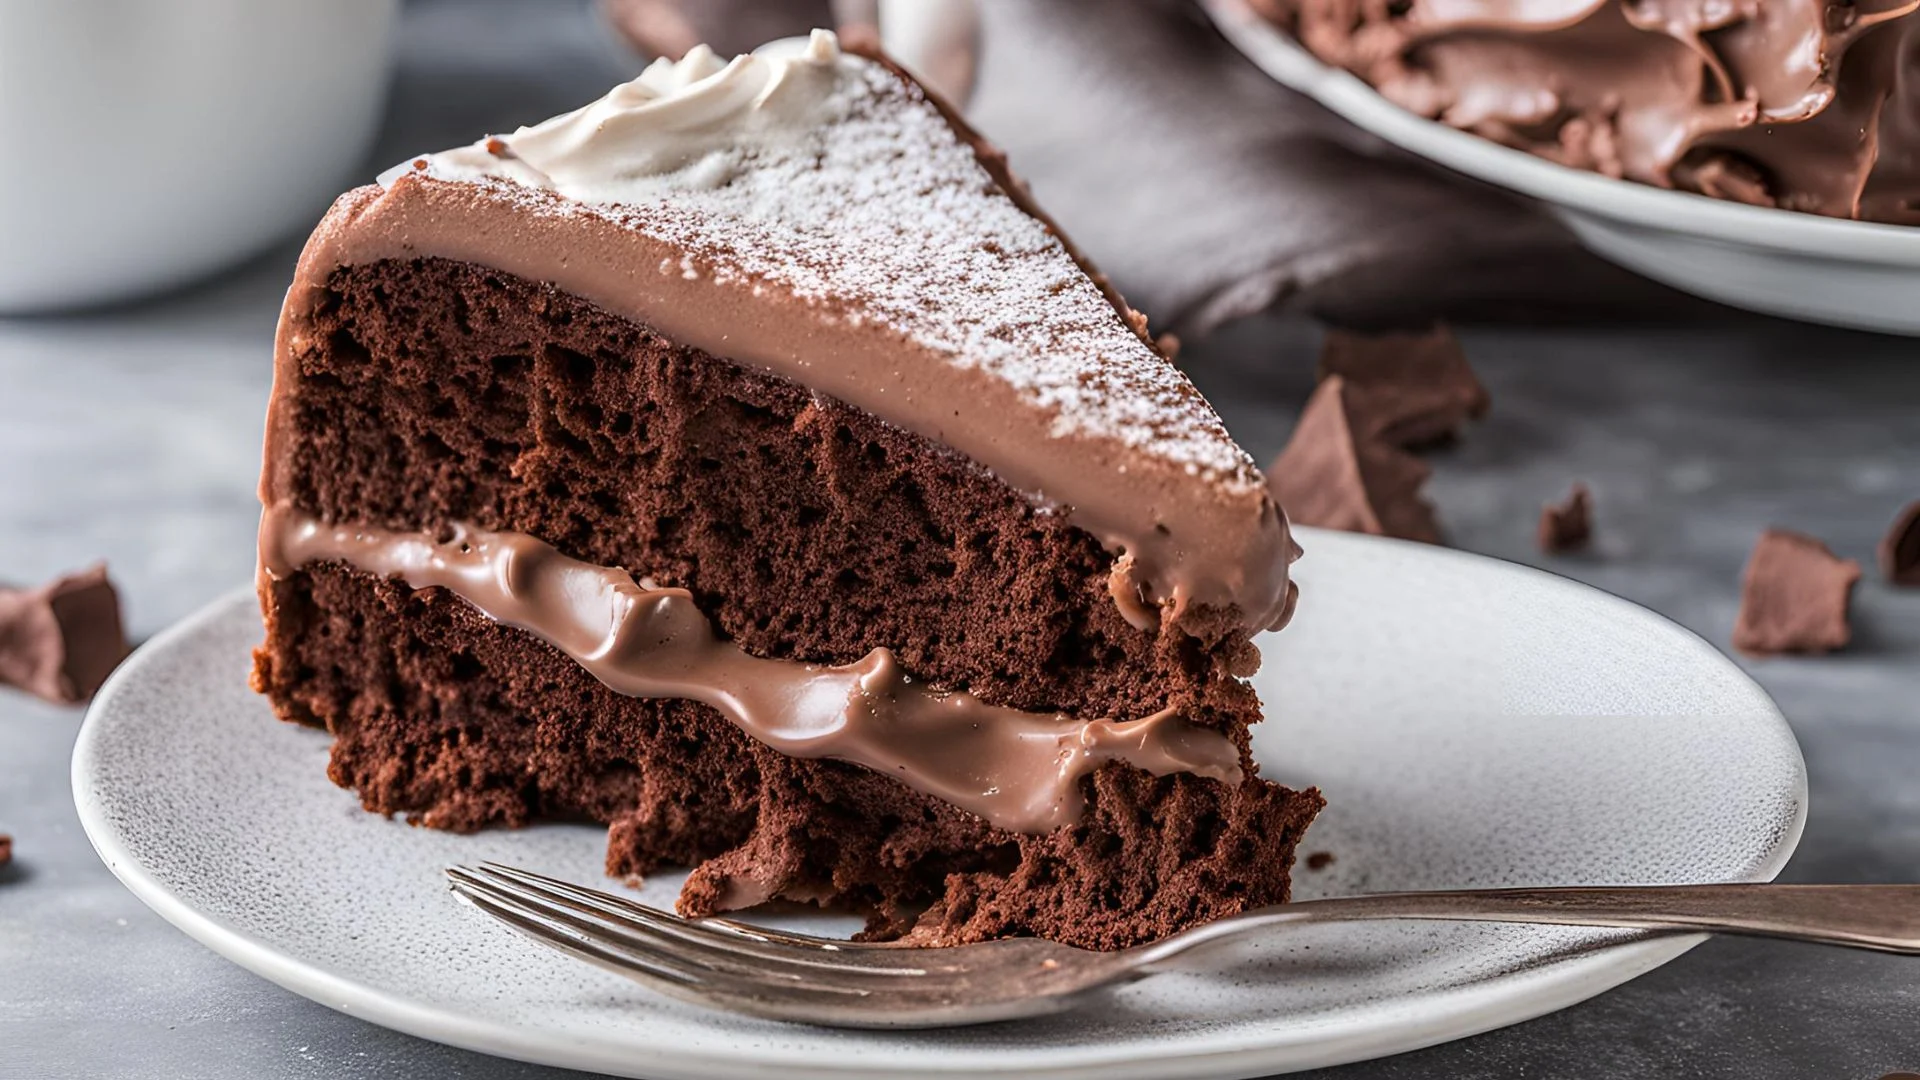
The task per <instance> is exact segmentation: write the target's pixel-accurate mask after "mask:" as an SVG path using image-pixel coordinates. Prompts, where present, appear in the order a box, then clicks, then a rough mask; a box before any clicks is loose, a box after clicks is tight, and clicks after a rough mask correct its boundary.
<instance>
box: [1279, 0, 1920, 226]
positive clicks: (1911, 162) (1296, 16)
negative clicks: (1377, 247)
mask: <svg viewBox="0 0 1920 1080" xmlns="http://www.w3.org/2000/svg"><path fill="white" fill-rule="evenodd" d="M1258 3H1259V6H1260V7H1261V8H1262V9H1263V10H1265V11H1266V12H1267V13H1268V14H1269V15H1271V16H1273V17H1274V18H1276V19H1277V20H1278V21H1280V22H1282V23H1283V24H1284V25H1287V26H1288V27H1290V28H1291V29H1293V30H1294V32H1295V33H1296V34H1297V35H1298V36H1299V38H1300V40H1301V41H1302V43H1303V44H1305V45H1306V46H1307V47H1308V48H1309V49H1311V50H1312V51H1313V52H1314V53H1315V54H1317V55H1319V56H1320V57H1321V58H1322V59H1325V60H1328V61H1329V62H1332V63H1337V64H1340V65H1341V66H1344V67H1346V68H1348V69H1350V70H1352V71H1353V72H1355V73H1356V74H1358V75H1360V76H1361V77H1362V78H1365V79H1366V80H1367V81H1369V82H1371V83H1372V84H1373V85H1374V86H1375V87H1377V88H1378V89H1379V90H1380V92H1381V93H1382V94H1383V95H1385V96H1386V97H1387V98H1389V99H1391V100H1393V101H1394V102H1396V103H1398V104H1400V105H1401V106H1403V107H1405V108H1407V109H1409V110H1412V111H1414V112H1417V113H1420V114H1421V115H1423V116H1428V117H1433V118H1436V119H1439V120H1441V121H1443V122H1445V123H1448V124H1451V125H1453V126H1455V127H1459V128H1463V129H1465V130H1468V131H1472V132H1475V133H1477V134H1480V135H1484V136H1486V137H1488V138H1491V139H1495V140H1497V141H1499V142H1502V143H1506V144H1507V145H1510V146H1515V147H1518V148H1520V149H1523V150H1528V151H1531V152H1533V153H1536V154H1539V155H1541V156H1542V157H1546V158H1550V159H1552V160H1555V161H1559V162H1561V163H1563V164H1567V165H1572V166H1576V167H1581V168H1589V169H1594V170H1597V171H1599V172H1602V173H1606V174H1608V175H1611V176H1618V177H1625V178H1627V179H1632V180H1639V181H1642V182H1645V183H1650V184H1657V185H1660V186H1663V187H1681V188H1685V189H1688V190H1693V191H1698V192H1701V193H1703V194H1707V195H1712V196H1715V197H1719V198H1728V199H1737V200H1740V201H1744V202H1750V203H1755V204H1758V205H1763V206H1778V207H1783V208H1786V209H1792V210H1804V211H1810V212H1813V213H1818V214H1827V215H1830V216H1834V217H1845V218H1861V219H1866V220H1873V221H1885V222H1895V223H1920V86H1916V85H1915V76H1916V73H1917V72H1920V29H1916V28H1917V27H1920V15H1916V12H1917V11H1920V0H1857V2H1843V0H1258Z"/></svg>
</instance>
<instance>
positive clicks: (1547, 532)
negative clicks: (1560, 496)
mask: <svg viewBox="0 0 1920 1080" xmlns="http://www.w3.org/2000/svg"><path fill="white" fill-rule="evenodd" d="M1536 537H1537V538H1538V540H1539V543H1540V550H1541V551H1544V552H1546V553H1547V554H1548V555H1566V554H1569V553H1571V552H1575V551H1582V550H1585V549H1586V547H1587V545H1588V544H1589V543H1591V542H1592V540H1593V495H1592V493H1591V492H1589V491H1588V490H1587V485H1585V484H1582V483H1579V482H1575V483H1574V485H1573V490H1571V491H1569V492H1568V493H1567V497H1566V498H1565V499H1564V500H1562V501H1561V502H1558V503H1548V504H1547V505H1545V506H1543V507H1541V508H1540V527H1539V529H1538V531H1537V532H1536Z"/></svg>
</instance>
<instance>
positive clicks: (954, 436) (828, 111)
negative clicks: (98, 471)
mask: <svg viewBox="0 0 1920 1080" xmlns="http://www.w3.org/2000/svg"><path fill="white" fill-rule="evenodd" d="M662 65H664V66H662ZM383 180H385V181H386V183H385V186H383V187H368V188H362V189H359V190H357V191H353V192H349V193H348V194H346V195H345V196H342V198H341V199H340V200H339V201H338V202H337V203H336V204H335V205H334V207H333V209H332V211H331V212H329V214H328V215H327V217H326V219H325V220H324V221H323V222H322V223H321V225H320V227H319V228H318V229H317V230H316V231H315V233H314V235H313V237H312V238H311V240H310V241H309V242H308V245H307V248H306V251H305V252H304V254H303V255H302V258H301V262H300V268H299V271H298V276H297V278H296V281H295V283H294V286H293V288H292V290H291V291H290V293H289V295H288V300H287V306H286V308H285V311H284V313H283V316H282V324H281V332H280V341H279V344H278V353H279V363H280V365H281V371H282V377H283V378H286V379H287V381H288V383H289V384H290V383H291V381H292V378H291V372H290V369H289V368H288V367H287V365H289V364H291V363H292V362H293V359H292V358H293V357H294V356H296V355H297V354H298V352H299V350H300V348H301V346H302V338H301V335H302V334H303V332H304V327H305V325H306V313H307V312H308V311H309V310H311V308H312V306H313V305H316V304H319V303H323V302H324V301H325V296H326V281H327V277H328V274H329V273H330V271H331V270H333V269H334V268H336V267H338V266H342V265H351V264H358V263H365V262H372V261H377V260H380V259H391V258H403V259H404V258H415V257H424V256H438V257H444V258H451V259H457V260H462V261H466V262H470V263H475V264H478V265H482V266H486V267H490V268H493V269H498V270H501V271H505V272H507V273H512V274H515V275H518V276H520V277H523V278H527V279H530V280H534V281H543V282H548V283H551V284H553V285H555V286H557V287H559V288H562V289H565V290H567V291H569V292H572V293H575V294H577V295H580V296H582V297H584V298H586V299H588V300H590V301H592V302H594V303H596V304H598V305H600V306H602V307H604V308H606V309H608V310H610V311H612V312H614V313H615V314H619V315H623V316H626V317H628V318H632V319H635V320H636V321H639V322H642V323H645V324H647V325H649V326H652V327H654V328H656V329H658V330H660V331H661V332H662V333H664V334H666V335H667V336H669V337H671V338H673V339H675V340H677V341H680V342H682V343H683V344H687V345H691V346H694V347H697V348H700V349H703V350H705V351H707V352H709V353H712V354H714V355H717V356H723V357H726V358H729V359H731V360H734V361H736V362H740V363H743V364H747V365H752V366H756V367H759V368H762V369H764V370H768V371H771V372H773V373H774V374H777V375H780V376H783V377H785V378H788V379H791V380H794V381H795V382H798V383H800V384H802V385H804V386H807V387H808V388H810V389H812V390H815V391H818V392H821V393H824V394H829V395H832V396H834V397H836V398H839V399H841V400H843V401H845V402H847V403H849V404H851V405H854V406H856V407H858V408H861V409H864V410H866V411H868V412H870V413H872V414H874V415H876V416H878V417H880V418H881V419H883V420H886V421H888V422H890V423H893V424H896V425H898V426H900V427H902V428H904V429H906V430H909V431H913V432H915V433H917V434H920V435H924V436H927V437H929V438H932V439H935V440H937V441H939V442H942V443H945V444H947V445H949V446H951V447H953V448H954V449H956V450H959V451H960V452H962V453H964V454H966V455H967V456H968V457H970V458H972V459H973V460H975V461H977V462H979V463H980V464H982V465H984V466H985V467H986V468H988V469H990V470H991V471H993V472H994V473H995V474H996V475H997V476H998V477H999V478H1000V479H1001V480H1003V481H1005V482H1006V483H1008V484H1009V485H1011V486H1013V487H1014V488H1016V489H1018V490H1020V491H1022V492H1025V493H1026V494H1027V495H1028V496H1029V497H1030V498H1032V499H1034V500H1036V501H1037V502H1039V503H1041V504H1043V505H1048V506H1052V507H1056V508H1058V509H1060V510H1062V511H1063V512H1065V513H1066V514H1067V515H1068V520H1070V521H1071V522H1072V523H1073V524H1074V525H1075V526H1077V527H1079V528H1082V529H1085V530H1086V531H1088V532H1089V533H1091V534H1093V535H1094V536H1096V537H1097V538H1099V539H1100V541H1101V542H1102V543H1103V544H1105V545H1106V546H1107V548H1108V549H1109V550H1110V551H1112V552H1114V554H1115V556H1116V567H1117V568H1118V569H1117V577H1118V578H1119V579H1123V580H1119V581H1117V582H1116V589H1115V595H1116V597H1117V598H1120V599H1121V600H1122V605H1123V609H1126V608H1128V607H1129V605H1131V606H1132V608H1133V609H1134V610H1133V611H1132V612H1131V617H1133V618H1135V620H1136V621H1140V620H1139V618H1138V616H1139V614H1140V610H1141V609H1140V605H1139V604H1138V603H1136V602H1134V600H1133V598H1134V596H1136V595H1137V596H1138V597H1140V598H1143V599H1144V600H1145V601H1146V602H1147V603H1148V605H1149V607H1148V608H1147V610H1151V611H1158V612H1166V611H1171V612H1172V613H1173V617H1172V619H1171V621H1172V622H1173V623H1174V624H1176V625H1177V624H1178V614H1179V613H1180V612H1181V611H1183V610H1184V609H1185V607H1186V605H1187V604H1189V603H1198V604H1203V605H1207V606H1209V607H1212V608H1217V609H1227V608H1229V607H1232V608H1237V609H1238V611H1239V612H1240V615H1241V618H1242V620H1243V622H1244V624H1245V626H1247V627H1248V628H1250V629H1264V628H1270V627H1273V628H1277V627H1278V626H1279V625H1281V624H1282V623H1284V621H1285V619H1286V616H1287V614H1288V613H1289V612H1290V611H1291V605H1290V603H1289V594H1290V592H1291V585H1290V583H1289V581H1288V575H1287V564H1288V563H1289V561H1290V560H1291V558H1292V557H1293V555H1294V552H1295V551H1296V550H1297V549H1295V547H1294V546H1293V544H1292V541H1291V539H1290V537H1289V534H1288V529H1287V522H1286V518H1285V516H1284V515H1283V514H1282V513H1281V511H1280V509H1279V507H1278V506H1277V505H1276V504H1275V502H1274V501H1273V499H1272V498H1271V496H1270V495H1269V494H1268V493H1267V489H1266V486H1265V483H1264V480H1263V478H1262V477H1261V475H1260V473H1259V471H1258V470H1257V469H1256V468H1255V466H1254V465H1253V463H1252V461H1251V460H1250V459H1249V458H1248V457H1247V455H1246V453H1245V452H1244V451H1242V450H1241V449H1240V448H1239V446H1238V445H1236V444H1235V443H1234V441H1233V440H1232V438H1231V437H1230V436H1229V435H1228V434H1227V432H1226V428H1225V426H1224V425H1223V424H1222V423H1221V421H1220V418H1219V416H1218V415H1217V414H1216V413H1215V412H1214V411H1213V409H1212V407H1211V406H1210V405H1208V404H1207V402H1206V401H1205V399H1203V398H1202V397H1201V396H1200V394H1199V392H1198V391H1197V390H1195V389H1194V387H1193V385H1192V384H1191V383H1190V382H1188V380H1187V379H1186V377H1185V376H1184V375H1183V374H1181V373H1180V371H1179V370H1178V369H1177V368H1175V367H1174V366H1173V365H1172V364H1171V363H1169V362H1168V361H1167V359H1166V358H1165V357H1164V356H1162V355H1161V354H1159V353H1158V352H1157V351H1156V350H1155V349H1154V348H1153V347H1152V346H1151V344H1150V343H1149V341H1148V340H1147V339H1146V337H1145V335H1144V326H1143V324H1141V323H1140V322H1139V321H1138V319H1137V316H1134V315H1133V313H1132V312H1131V311H1130V310H1128V309H1126V308H1125V306H1124V304H1122V303H1120V302H1119V301H1118V299H1117V297H1115V296H1114V295H1112V294H1111V293H1110V291H1108V290H1106V289H1105V288H1104V286H1103V283H1102V282H1101V281H1100V280H1098V279H1097V278H1096V277H1093V276H1090V275H1089V273H1087V272H1085V271H1086V269H1087V268H1085V267H1084V266H1083V264H1082V263H1081V262H1080V261H1079V260H1077V258H1076V255H1075V253H1074V252H1073V250H1072V249H1071V248H1070V247H1069V246H1068V245H1067V244H1066V243H1065V241H1064V240H1063V239H1062V238H1061V237H1060V236H1059V235H1058V233H1057V231H1056V230H1054V229H1053V228H1052V227H1051V225H1050V223H1048V222H1047V221H1046V220H1045V219H1044V217H1041V216H1039V215H1038V214H1037V212H1036V211H1034V210H1033V209H1032V208H1031V205H1030V204H1029V203H1027V201H1026V199H1025V194H1024V192H1022V191H1020V190H1019V189H1018V185H1017V184H1016V183H1015V182H1013V181H1012V180H1011V178H1009V177H1007V176H1006V174H1005V172H1004V164H1003V162H1002V161H1001V160H1000V159H999V157H998V155H997V153H996V152H994V151H993V150H992V149H991V148H990V147H987V146H985V144H984V143H981V142H979V141H978V139H977V137H976V136H973V135H972V133H971V132H970V131H968V130H967V129H966V128H965V127H964V125H961V124H959V123H958V122H957V121H956V120H955V119H954V118H952V117H951V116H950V115H949V114H948V113H946V112H945V111H944V109H943V107H942V106H941V105H940V104H939V103H938V102H937V101H935V100H933V99H931V98H930V97H929V96H928V95H927V94H926V93H925V92H923V91H922V90H921V89H920V88H919V87H918V86H917V85H916V84H915V83H913V82H912V81H911V79H909V78H907V77H906V76H904V75H903V74H901V73H900V72H898V70H897V69H895V68H893V67H892V66H890V65H888V64H886V63H885V62H884V61H882V60H880V59H878V58H877V57H868V56H863V55H856V54H855V53H854V52H852V51H846V50H842V49H841V48H840V47H839V45H838V43H837V41H836V40H835V39H834V38H833V35H831V34H827V33H825V32H823V31H821V32H816V33H815V35H814V36H813V38H811V39H808V40H806V41H805V42H793V43H782V44H780V45H778V46H774V47H769V48H768V49H763V50H761V52H759V53H756V54H754V55H751V56H745V57H738V58H736V59H734V60H733V61H732V62H730V63H725V64H722V63H720V62H719V61H718V60H717V58H715V57H714V56H713V55H712V54H711V53H710V52H708V51H707V50H704V49H698V50H694V51H693V52H690V53H689V54H688V55H687V57H686V58H684V59H683V60H682V61H680V62H679V63H678V64H673V63H669V62H666V61H662V62H660V63H659V64H656V65H655V66H654V67H653V68H650V69H649V70H648V73H647V74H645V75H643V76H642V77H641V78H640V79H638V80H635V82H633V83H630V84H627V85H626V86H622V87H617V88H615V90H614V91H613V92H611V93H610V94H608V95H607V97H605V98H603V99H602V100H601V101H598V102H595V103H593V104H591V105H588V106H586V107H585V108H583V109H581V110H578V111H576V112H574V113H569V114H566V115H564V116H560V117H556V118H554V119H553V120H550V121H548V122H546V123H544V124H540V125H537V126H535V127H533V128H526V129H522V130H521V131H520V132H517V133H515V134H512V135H506V136H501V137H497V138H490V139H487V140H483V141H482V142H481V143H478V144H476V145H475V146H473V147H469V148H464V149H461V150H455V151H449V152H447V153H445V154H439V155H432V156H429V157H423V158H419V159H416V160H415V161H413V162H410V163H408V164H407V165H405V166H402V167H401V168H400V169H399V170H397V171H396V172H395V173H394V174H390V175H389V176H388V177H383ZM279 412H280V410H279V409H278V408H277V407H276V408H275V410H274V415H273V416H270V418H269V430H268V453H267V459H268V460H267V469H266V474H265V477H264V479H263V491H262V495H263V501H264V502H265V503H267V504H268V505H273V504H274V503H275V502H276V501H277V500H278V498H279V495H280V493H281V492H282V491H284V490H286V489H285V485H283V484H281V483H280V482H279V479H278V478H277V477H276V475H275V470H276V468H277V467H279V466H278V465H277V462H278V461H279V460H280V455H277V454H276V453H275V449H274V447H275V443H276V442H277V441H278V440H279V438H280V436H279V435H278V434H276V432H277V431H278V430H279V427H280V425H281V424H282V423H284V422H286V420H285V419H284V418H282V417H280V416H279Z"/></svg>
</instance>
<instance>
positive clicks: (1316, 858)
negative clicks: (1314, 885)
mask: <svg viewBox="0 0 1920 1080" xmlns="http://www.w3.org/2000/svg"><path fill="white" fill-rule="evenodd" d="M1333 863H1334V858H1333V852H1331V851H1316V852H1314V853H1313V854H1311V855H1309V856H1307V869H1309V870H1325V869H1326V868H1327V867H1329V866H1332V865H1333Z"/></svg>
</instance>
